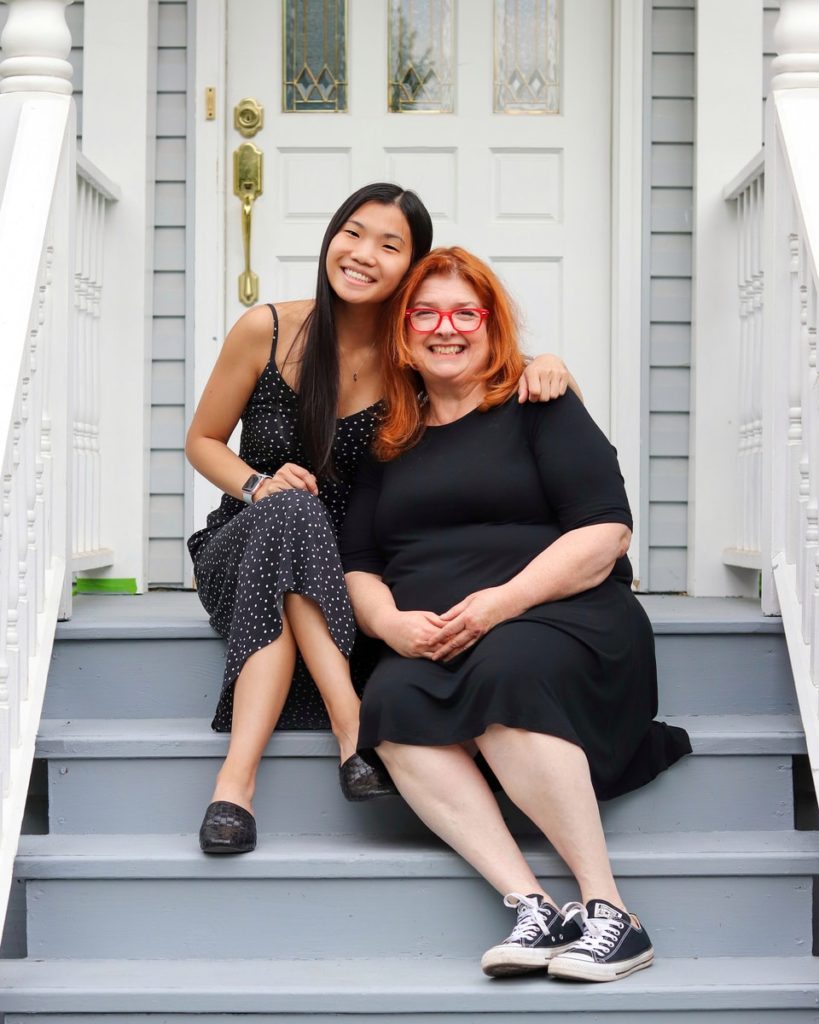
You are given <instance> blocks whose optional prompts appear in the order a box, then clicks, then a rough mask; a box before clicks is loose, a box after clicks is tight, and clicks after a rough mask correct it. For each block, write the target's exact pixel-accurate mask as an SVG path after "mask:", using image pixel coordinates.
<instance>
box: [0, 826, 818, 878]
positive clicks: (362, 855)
mask: <svg viewBox="0 0 819 1024" xmlns="http://www.w3.org/2000/svg"><path fill="white" fill-rule="evenodd" d="M607 842H608V848H609V853H610V855H611V861H612V865H613V867H614V871H615V874H617V875H619V876H621V877H643V876H654V877H669V876H696V875H705V876H722V877H736V876H740V875H746V876H763V875H764V876H777V877H779V876H786V875H790V876H802V875H814V874H819V832H795V831H786V830H782V831H776V830H773V831H760V832H662V833H645V832H644V833H627V834H626V833H621V834H616V833H614V834H611V835H609V836H608V837H607ZM520 845H521V848H522V849H523V851H524V853H525V855H526V857H527V859H528V860H529V862H530V863H531V865H532V867H533V869H534V870H535V872H536V873H537V874H539V875H541V876H544V877H559V876H565V875H567V874H568V871H567V869H566V867H565V865H564V863H563V861H562V860H560V858H559V857H558V856H557V855H556V854H555V853H554V852H553V851H552V850H551V848H550V847H549V846H548V844H547V843H546V842H545V841H541V840H537V839H531V838H530V839H523V840H521V842H520ZM15 874H16V875H17V876H18V877H21V878H29V879H35V878H36V879H49V878H52V879H66V878H70V879H80V878H86V879H90V878H94V879H96V878H126V877H127V878H226V877H227V878H410V877H412V878H461V877H472V876H473V875H474V872H473V871H472V869H471V868H470V867H469V866H468V865H467V864H466V863H465V862H464V861H463V860H461V858H460V857H458V856H457V855H456V854H454V853H453V852H452V851H451V850H449V849H448V848H447V847H445V846H444V845H443V844H441V843H440V842H438V841H437V840H435V839H434V838H432V837H425V838H419V839H374V838H371V837H362V836H350V835H283V834H278V833H269V834H263V835H261V836H260V837H259V845H258V847H257V849H256V851H255V853H254V854H253V855H252V856H249V857H228V858H223V857H209V856H206V855H205V854H203V853H201V852H200V850H199V846H198V841H197V837H196V836H195V835H186V834H183V835H164V834H144V835H84V834H76V835H73V834H65V835H24V836H21V838H20V846H19V850H18V855H17V860H16V863H15Z"/></svg>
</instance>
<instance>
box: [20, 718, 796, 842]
mask: <svg viewBox="0 0 819 1024" xmlns="http://www.w3.org/2000/svg"><path fill="white" fill-rule="evenodd" d="M669 721H673V722H675V723H676V724H679V725H682V726H684V727H685V728H687V729H688V731H689V734H690V735H691V738H692V745H693V747H694V750H695V754H694V756H692V757H688V758H686V759H685V760H684V761H682V762H681V763H680V764H677V765H675V766H674V767H673V768H672V769H671V770H669V771H668V772H666V773H664V774H663V775H662V776H660V777H659V778H658V779H656V780H655V781H654V782H652V783H651V785H649V786H647V787H645V788H644V789H642V790H639V791H638V792H635V793H630V794H628V795H626V796H624V797H621V798H620V799H618V800H613V801H609V802H607V803H605V804H603V805H602V806H603V820H604V823H605V826H606V828H607V829H608V830H609V831H614V832H628V831H632V830H634V831H643V830H646V829H650V830H651V831H653V832H660V831H679V830H683V831H688V830H700V831H702V830H708V829H789V828H792V827H793V791H792V780H791V757H792V756H793V755H794V754H799V753H802V752H803V751H804V749H805V743H804V735H803V733H802V727H801V722H800V721H799V718H798V717H797V716H764V715H758V716H721V717H716V716H703V717H685V718H677V719H669ZM227 742H228V738H227V737H226V736H225V735H219V734H216V733H213V732H212V731H211V730H210V728H209V723H208V721H207V720H205V719H193V720H191V719H181V718H175V719H139V720H135V721H128V720H122V719H120V720H106V719H87V720H76V719H71V720H69V721H54V720H49V721H44V722H43V723H42V724H41V728H40V735H39V738H38V741H37V756H38V757H42V758H47V759H48V762H49V766H48V770H49V809H50V824H51V830H52V831H53V832H55V833H81V832H94V833H96V832H100V833H120V832H121V833H124V832H190V831H193V830H194V829H197V828H198V827H199V822H200V820H201V816H202V813H203V811H204V808H205V806H206V805H207V802H208V800H209V799H210V795H211V791H212V788H213V780H214V777H215V774H216V771H217V768H218V764H219V761H220V760H221V758H222V757H224V753H225V750H226V748H227ZM154 793H161V794H162V799H161V800H157V799H146V794H154ZM704 793H707V794H708V798H707V799H703V794H704ZM503 804H504V810H505V812H507V814H508V819H509V822H510V826H511V827H512V828H513V830H514V831H515V832H516V833H520V834H531V833H532V832H533V831H535V830H534V828H533V826H532V825H531V824H530V823H529V822H528V821H527V819H526V818H525V817H524V816H523V815H522V814H520V813H519V812H518V811H517V810H516V809H515V808H513V807H511V805H509V803H508V802H507V801H506V800H505V798H504V799H503ZM255 807H256V814H257V817H258V819H259V824H260V827H261V828H263V829H274V830H275V831H277V832H302V833H342V834H357V835H373V836H393V837H396V836H413V835H422V834H425V833H426V829H425V828H424V826H423V825H422V824H421V823H420V822H419V821H418V819H417V818H416V817H415V815H414V814H413V813H412V812H411V811H410V810H409V808H408V807H406V805H405V804H404V803H403V801H402V800H400V798H397V797H396V798H392V799H386V800H380V801H377V802H374V803H372V804H348V803H346V802H345V801H344V800H343V799H342V798H341V794H340V792H339V788H338V779H337V753H336V747H335V741H334V740H333V738H332V736H331V735H329V734H326V733H321V732H299V733H296V732H282V733H277V734H276V735H275V736H274V737H273V739H272V741H271V743H270V744H269V745H268V749H267V753H266V757H265V759H264V762H263V765H262V770H261V773H260V777H259V786H258V790H257V796H256V804H255Z"/></svg>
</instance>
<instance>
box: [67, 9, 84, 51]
mask: <svg viewBox="0 0 819 1024" xmlns="http://www.w3.org/2000/svg"><path fill="white" fill-rule="evenodd" d="M65 23H66V25H68V31H69V32H70V33H71V41H72V42H73V43H82V38H83V28H84V25H85V7H84V5H83V4H82V3H73V4H71V5H70V6H68V7H66V9H65Z"/></svg>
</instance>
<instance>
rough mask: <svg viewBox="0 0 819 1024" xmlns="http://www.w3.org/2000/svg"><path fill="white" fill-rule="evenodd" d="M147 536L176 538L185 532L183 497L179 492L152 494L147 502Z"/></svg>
mask: <svg viewBox="0 0 819 1024" xmlns="http://www.w3.org/2000/svg"><path fill="white" fill-rule="evenodd" d="M148 509H149V515H148V524H149V525H148V530H149V536H150V537H152V538H154V537H163V538H167V539H176V540H178V539H179V538H181V537H182V535H183V534H184V532H185V499H184V498H183V497H182V495H181V494H152V495H151V500H150V502H149V506H148Z"/></svg>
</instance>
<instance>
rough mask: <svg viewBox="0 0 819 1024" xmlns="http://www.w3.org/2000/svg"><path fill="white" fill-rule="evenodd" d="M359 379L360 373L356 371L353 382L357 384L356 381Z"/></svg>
mask: <svg viewBox="0 0 819 1024" xmlns="http://www.w3.org/2000/svg"><path fill="white" fill-rule="evenodd" d="M357 380H358V373H357V372H356V373H354V374H353V384H355V382H356V381H357Z"/></svg>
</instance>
